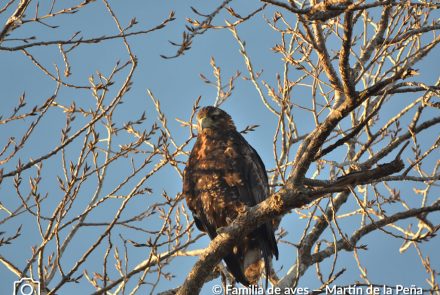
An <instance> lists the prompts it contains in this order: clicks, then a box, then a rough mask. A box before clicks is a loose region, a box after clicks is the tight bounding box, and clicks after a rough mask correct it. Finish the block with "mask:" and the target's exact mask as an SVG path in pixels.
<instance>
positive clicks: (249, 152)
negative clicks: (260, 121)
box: [183, 106, 278, 286]
mask: <svg viewBox="0 0 440 295" xmlns="http://www.w3.org/2000/svg"><path fill="white" fill-rule="evenodd" d="M197 120H198V136H197V141H196V143H195V145H194V147H193V149H192V151H191V155H190V157H189V160H188V162H187V165H186V168H185V172H184V177H183V194H184V195H185V198H186V202H187V204H188V207H189V209H190V210H191V211H192V213H193V216H194V220H195V224H196V226H197V228H198V229H199V230H201V231H203V232H206V233H207V234H208V235H209V237H210V238H211V239H214V238H215V237H216V236H217V229H219V228H221V227H224V226H227V225H229V224H231V223H232V222H233V221H234V219H235V218H236V217H237V215H238V214H239V212H240V211H242V210H243V208H244V206H255V205H256V204H258V203H260V202H262V201H263V200H265V199H266V198H267V196H268V193H269V186H268V180H267V174H266V170H265V167H264V164H263V162H262V160H261V158H260V157H259V155H258V154H257V152H256V151H255V150H254V149H253V148H252V146H250V145H249V143H248V142H247V141H246V140H245V139H244V137H243V136H242V135H241V134H240V133H239V132H237V130H236V128H235V125H234V122H233V121H232V119H231V117H230V116H229V115H228V114H227V113H226V112H225V111H223V110H221V109H219V108H216V107H211V106H209V107H204V108H202V109H201V110H200V111H199V113H198V114H197ZM272 256H275V257H276V258H277V259H278V247H277V244H276V240H275V236H274V229H273V227H272V224H271V223H270V222H267V223H265V224H263V225H262V226H260V227H259V228H257V229H256V230H255V231H253V232H252V233H251V234H249V235H248V236H246V237H245V238H244V239H243V240H242V241H240V242H238V243H237V244H236V245H235V247H234V248H233V250H232V251H231V253H229V254H228V255H226V256H225V257H224V260H225V262H226V266H227V267H228V269H229V271H230V272H231V273H232V275H233V276H234V277H235V279H236V280H237V281H239V282H240V283H242V284H243V285H246V286H247V285H250V284H256V283H257V282H258V280H259V278H260V276H261V274H262V271H263V269H265V271H266V282H267V277H268V276H267V274H268V273H269V270H270V261H271V258H272Z"/></svg>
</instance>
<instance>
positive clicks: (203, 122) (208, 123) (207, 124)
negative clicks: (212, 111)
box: [198, 117, 214, 131]
mask: <svg viewBox="0 0 440 295" xmlns="http://www.w3.org/2000/svg"><path fill="white" fill-rule="evenodd" d="M198 125H199V130H200V131H202V130H203V129H205V128H211V127H212V126H213V125H214V122H213V121H212V120H211V118H208V117H203V118H200V119H199V120H198Z"/></svg>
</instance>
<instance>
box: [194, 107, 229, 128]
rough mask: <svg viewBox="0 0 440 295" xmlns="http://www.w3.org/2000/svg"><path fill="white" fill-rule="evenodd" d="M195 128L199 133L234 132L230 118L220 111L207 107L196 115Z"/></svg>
mask: <svg viewBox="0 0 440 295" xmlns="http://www.w3.org/2000/svg"><path fill="white" fill-rule="evenodd" d="M197 123H198V124H197V127H198V131H199V133H202V132H203V131H205V130H212V131H217V132H218V131H232V130H235V125H234V122H233V121H232V118H231V116H229V114H228V113H226V112H225V111H223V110H222V109H219V108H216V107H212V106H208V107H204V108H201V109H200V111H199V113H198V114H197Z"/></svg>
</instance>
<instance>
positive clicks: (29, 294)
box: [12, 278, 40, 295]
mask: <svg viewBox="0 0 440 295" xmlns="http://www.w3.org/2000/svg"><path fill="white" fill-rule="evenodd" d="M12 294H13V295H40V282H39V281H34V280H33V279H31V278H22V279H20V280H19V281H15V282H14V292H13V293H12Z"/></svg>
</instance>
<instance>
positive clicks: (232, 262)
mask: <svg viewBox="0 0 440 295" xmlns="http://www.w3.org/2000/svg"><path fill="white" fill-rule="evenodd" d="M223 259H224V260H225V262H226V266H227V267H228V270H229V271H230V272H231V273H232V275H233V276H234V278H235V279H236V280H237V281H238V282H240V283H241V284H242V285H243V286H249V285H250V283H249V281H248V279H247V278H246V276H245V275H244V273H243V268H242V265H241V262H240V259H239V257H238V256H237V255H235V254H228V255H226V256H225V257H224V258H223Z"/></svg>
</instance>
